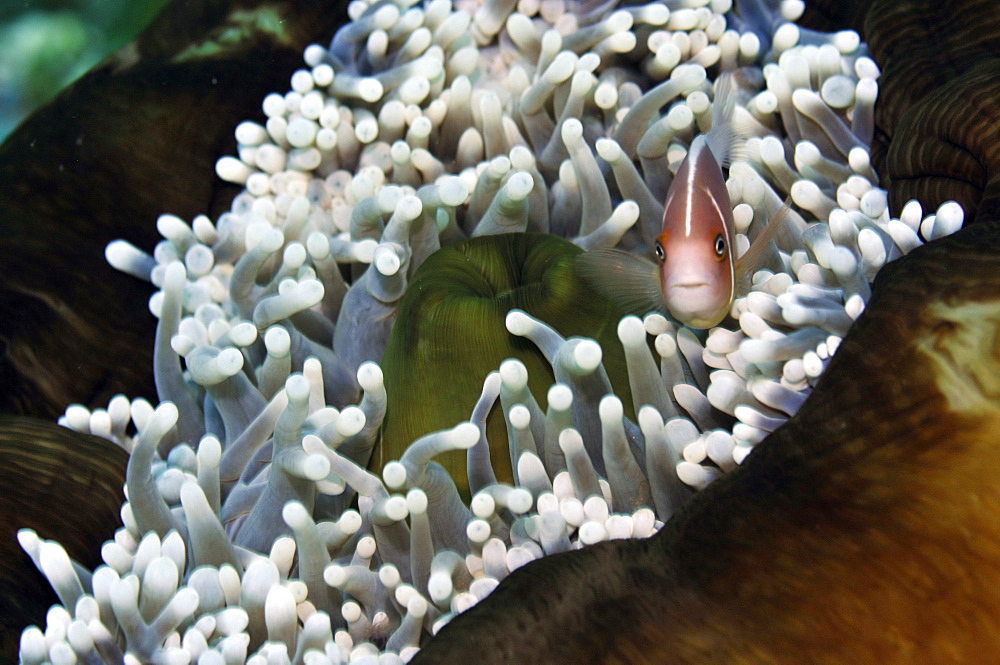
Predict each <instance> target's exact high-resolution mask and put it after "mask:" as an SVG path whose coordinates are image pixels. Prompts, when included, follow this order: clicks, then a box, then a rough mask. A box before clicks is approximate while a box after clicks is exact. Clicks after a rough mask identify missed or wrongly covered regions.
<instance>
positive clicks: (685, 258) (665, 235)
mask: <svg viewBox="0 0 1000 665" xmlns="http://www.w3.org/2000/svg"><path fill="white" fill-rule="evenodd" d="M735 235H736V234H735V230H734V224H733V210H732V205H731V204H730V202H729V192H728V190H727V189H726V180H725V178H724V177H723V175H722V167H721V166H720V165H719V162H718V161H717V160H716V158H715V155H713V154H712V150H711V148H710V147H709V145H708V142H707V141H706V140H705V137H704V136H698V137H696V138H695V139H694V141H693V142H692V143H691V148H690V149H689V150H688V154H687V156H686V157H685V158H684V161H683V162H681V166H680V168H679V169H678V171H677V175H676V177H675V178H674V180H673V182H672V183H671V185H670V189H669V191H668V192H667V197H666V201H665V204H664V209H663V228H662V230H661V233H660V235H659V236H658V237H657V238H656V245H655V247H654V251H655V253H656V258H657V259H658V260H659V262H660V269H659V273H660V287H661V289H662V291H663V298H664V301H665V304H666V307H667V309H668V310H669V312H670V314H671V315H672V316H673V317H674V318H675V319H677V320H678V321H681V322H683V323H685V324H687V325H689V326H691V327H692V328H709V327H711V326H714V325H717V324H718V323H719V322H720V321H722V319H724V318H725V316H726V314H727V313H728V312H729V308H730V305H731V304H732V302H733V296H734V294H735V291H736V269H735V259H734V258H733V252H732V248H733V246H734V241H735Z"/></svg>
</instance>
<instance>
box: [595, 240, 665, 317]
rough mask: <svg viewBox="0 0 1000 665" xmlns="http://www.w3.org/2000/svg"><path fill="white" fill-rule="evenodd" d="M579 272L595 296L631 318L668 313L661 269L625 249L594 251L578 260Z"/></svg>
mask: <svg viewBox="0 0 1000 665" xmlns="http://www.w3.org/2000/svg"><path fill="white" fill-rule="evenodd" d="M576 272H577V274H578V275H580V277H581V278H583V280H584V281H585V282H586V283H587V285H588V286H590V288H592V289H593V290H594V291H595V292H597V293H599V294H600V295H602V296H604V297H605V298H607V299H608V300H610V301H611V302H613V303H614V304H615V305H617V306H618V307H620V308H621V309H622V310H624V311H625V312H627V313H629V314H636V315H637V316H642V315H644V314H647V313H649V312H652V311H657V312H660V313H663V312H666V311H667V303H666V300H664V298H663V289H662V287H661V286H660V270H659V266H657V265H656V264H655V263H653V262H652V261H650V260H649V259H644V258H642V257H641V256H636V255H635V254H632V253H631V252H626V251H624V250H621V249H592V250H590V251H589V252H584V253H583V254H579V255H578V256H577V257H576Z"/></svg>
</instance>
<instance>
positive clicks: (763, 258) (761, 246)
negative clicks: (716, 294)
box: [736, 197, 792, 296]
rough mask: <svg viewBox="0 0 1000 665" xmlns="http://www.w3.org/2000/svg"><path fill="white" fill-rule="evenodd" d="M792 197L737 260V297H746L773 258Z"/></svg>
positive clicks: (787, 199)
mask: <svg viewBox="0 0 1000 665" xmlns="http://www.w3.org/2000/svg"><path fill="white" fill-rule="evenodd" d="M791 210H792V207H791V197H789V198H786V199H785V202H784V203H782V204H781V208H779V209H778V212H776V213H774V214H773V215H772V216H771V219H770V220H768V223H767V226H765V227H764V230H763V231H761V233H760V235H759V236H757V237H756V238H755V239H754V241H753V242H752V243H750V249H748V250H747V251H746V252H745V253H744V254H743V256H741V257H740V258H739V259H737V260H736V295H738V296H745V295H746V294H747V293H749V292H750V287H751V286H753V281H752V280H753V275H754V273H755V272H757V271H758V270H760V269H761V267H762V266H763V265H764V264H765V263H766V262H767V260H768V259H769V258H771V245H772V243H773V242H774V240H775V238H777V236H778V233H780V232H781V227H782V226H784V225H785V220H787V219H788V214H789V213H790V212H791Z"/></svg>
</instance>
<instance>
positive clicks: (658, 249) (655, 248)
mask: <svg viewBox="0 0 1000 665" xmlns="http://www.w3.org/2000/svg"><path fill="white" fill-rule="evenodd" d="M653 251H655V252H656V258H658V259H659V260H660V262H661V263H662V262H663V261H666V260H667V254H666V252H664V251H663V245H661V244H660V243H659V242H657V243H656V244H655V245H653Z"/></svg>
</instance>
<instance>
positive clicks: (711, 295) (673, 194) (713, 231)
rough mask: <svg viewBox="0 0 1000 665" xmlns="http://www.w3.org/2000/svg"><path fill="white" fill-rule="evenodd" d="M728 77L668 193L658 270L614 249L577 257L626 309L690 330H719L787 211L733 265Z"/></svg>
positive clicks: (589, 277)
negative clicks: (659, 315)
mask: <svg viewBox="0 0 1000 665" xmlns="http://www.w3.org/2000/svg"><path fill="white" fill-rule="evenodd" d="M735 92H736V91H735V86H734V82H733V80H732V75H730V74H724V75H723V76H721V77H720V78H719V80H718V82H717V83H716V98H715V104H714V106H713V109H712V129H711V130H709V132H708V133H707V134H699V135H698V136H696V137H695V139H694V140H693V141H692V142H691V147H690V148H689V149H688V153H687V156H685V158H684V160H683V161H682V162H681V165H680V168H678V170H677V175H676V176H674V179H673V181H672V182H671V184H670V188H669V190H668V191H667V196H666V200H665V202H664V206H663V227H662V229H661V232H660V235H659V236H657V238H656V242H655V245H654V247H653V250H654V252H655V254H656V258H657V264H654V263H652V262H650V261H649V260H648V259H645V258H642V257H640V256H636V255H635V254H632V253H630V252H626V251H624V250H620V249H598V250H591V251H589V252H585V253H583V254H581V255H580V256H578V257H577V262H576V265H577V271H578V272H579V274H580V275H581V276H582V277H583V278H584V279H585V280H586V281H587V282H588V283H590V284H591V285H592V286H594V288H595V289H596V290H597V291H598V292H600V293H601V294H602V295H605V296H607V297H608V298H609V299H611V300H612V301H614V302H616V303H617V304H619V305H621V306H623V307H624V308H625V309H627V310H629V311H634V312H636V313H641V314H645V313H646V312H648V311H651V310H654V309H655V310H658V311H661V312H663V313H667V312H669V313H670V316H671V317H672V318H674V319H675V320H676V321H678V322H680V323H682V324H684V325H687V326H690V327H692V328H701V329H704V328H710V327H712V326H715V325H718V324H719V323H720V322H721V321H722V320H723V319H724V318H725V317H726V315H727V314H728V313H729V310H730V308H731V306H732V303H733V299H734V298H735V297H736V296H737V295H738V294H740V293H739V292H746V291H748V290H749V283H750V278H751V276H752V275H753V273H754V272H756V270H757V269H759V268H760V265H761V263H762V261H764V260H766V259H767V257H768V250H769V248H770V245H771V241H772V240H773V239H774V236H775V234H776V233H777V231H778V230H779V229H780V227H781V225H782V222H783V221H784V218H785V217H786V215H787V213H788V206H787V204H786V205H785V206H783V207H782V209H781V210H780V211H778V213H777V214H775V215H774V216H772V218H771V220H770V223H769V224H768V225H767V226H766V227H765V229H764V231H763V232H762V233H761V235H760V236H759V237H758V238H757V239H756V240H755V241H754V242H753V244H752V245H751V246H750V249H749V250H748V251H747V252H746V253H745V254H744V255H743V256H742V257H740V258H739V259H736V258H735V255H734V249H735V242H736V230H735V226H734V222H733V210H732V204H731V203H730V201H729V191H728V190H727V189H726V179H725V176H724V175H723V174H722V166H724V165H725V166H728V164H729V153H730V149H731V144H732V142H733V138H734V131H733V126H732V125H733V121H732V115H733V107H734V103H735V100H734V95H735Z"/></svg>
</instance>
